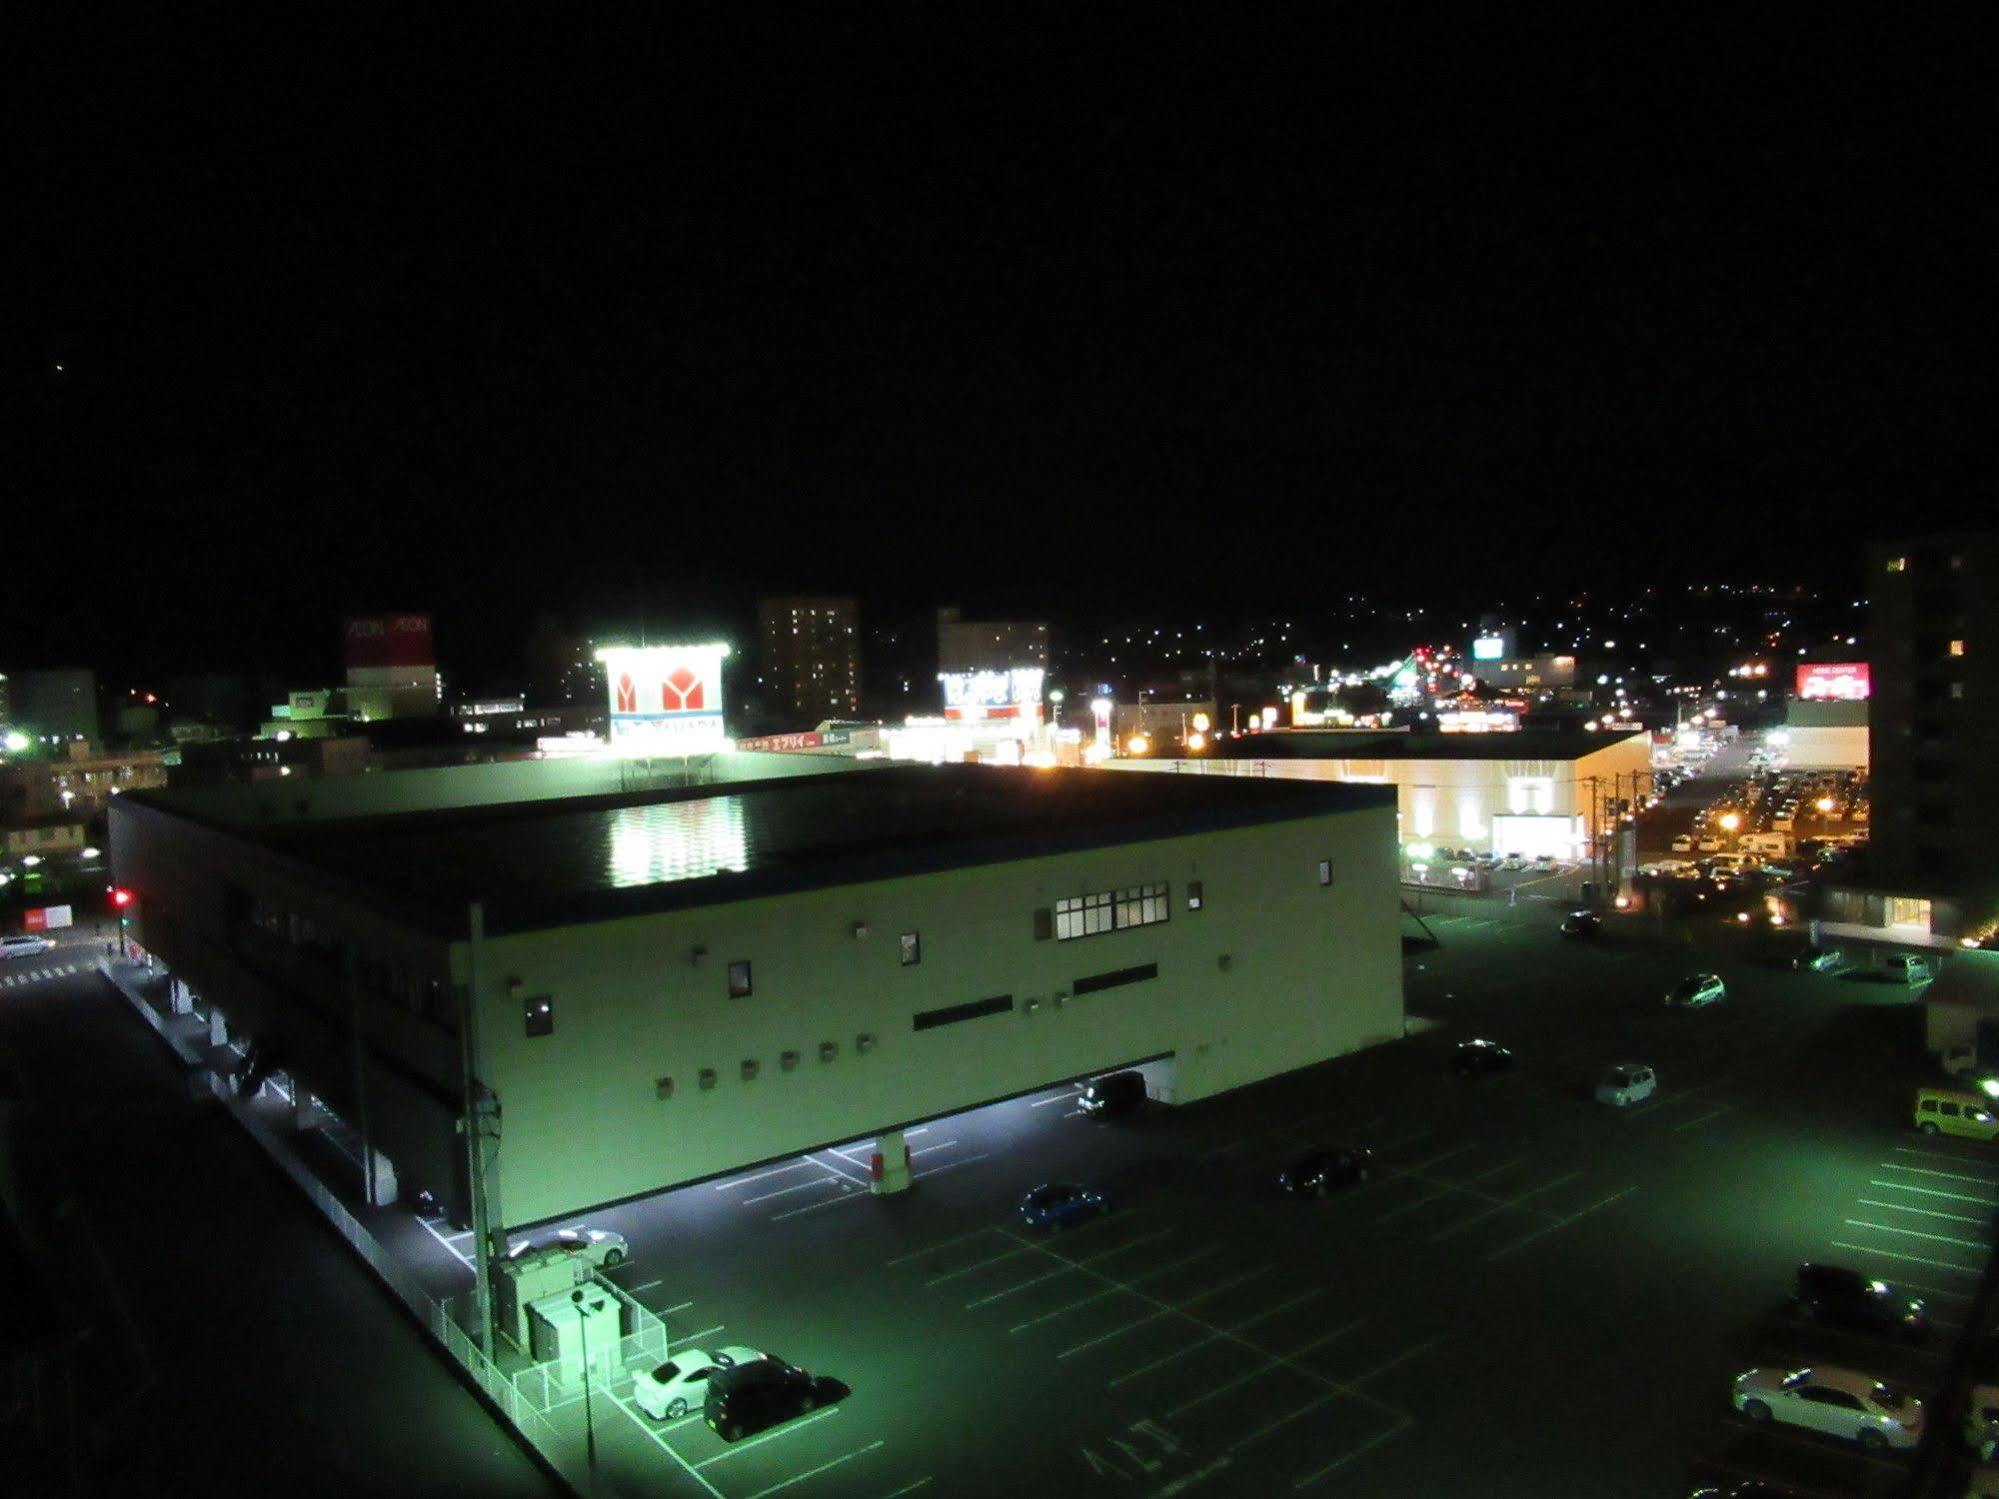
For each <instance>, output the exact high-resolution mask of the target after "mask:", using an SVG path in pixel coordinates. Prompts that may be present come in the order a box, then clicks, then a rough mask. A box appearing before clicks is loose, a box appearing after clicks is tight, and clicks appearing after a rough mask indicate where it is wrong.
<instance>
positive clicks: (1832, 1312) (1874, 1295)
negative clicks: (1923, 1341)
mask: <svg viewBox="0 0 1999 1499" xmlns="http://www.w3.org/2000/svg"><path fill="white" fill-rule="evenodd" d="M1791 1304H1792V1305H1793V1306H1795V1307H1796V1308H1797V1309H1798V1313H1799V1315H1800V1316H1804V1317H1810V1318H1811V1319H1812V1320H1813V1321H1815V1322H1830V1323H1833V1324H1834V1325H1836V1326H1840V1327H1855V1328H1860V1329H1862V1330H1863V1331H1866V1332H1880V1333H1889V1334H1893V1335H1895V1336H1898V1337H1905V1338H1923V1337H1927V1336H1928V1335H1929V1330H1930V1312H1929V1308H1928V1307H1927V1306H1925V1305H1924V1304H1923V1301H1922V1299H1921V1298H1920V1297H1916V1296H1911V1295H1909V1294H1908V1293H1907V1292H1905V1291H1902V1290H1899V1289H1897V1288H1896V1287H1895V1286H1892V1285H1890V1284H1889V1283H1888V1282H1887V1281H1885V1280H1871V1279H1869V1278H1868V1277H1867V1276H1865V1275H1862V1274H1861V1273H1860V1272H1859V1271H1858V1270H1848V1269H1847V1268H1845V1267H1844V1266H1843V1265H1818V1264H1813V1263H1811V1262H1810V1261H1807V1262H1806V1263H1804V1264H1802V1265H1800V1266H1798V1278H1797V1283H1796V1285H1795V1286H1794V1287H1793V1288H1792V1291H1791Z"/></svg>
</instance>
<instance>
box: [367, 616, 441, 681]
mask: <svg viewBox="0 0 1999 1499" xmlns="http://www.w3.org/2000/svg"><path fill="white" fill-rule="evenodd" d="M436 664H437V649H436V647H435V646H433V645H432V644H431V639H430V616H429V615H428V614H362V615H356V616H355V617H353V618H352V619H349V620H348V621H347V665H348V667H349V669H350V670H351V669H353V668H356V667H370V666H435V665H436Z"/></svg>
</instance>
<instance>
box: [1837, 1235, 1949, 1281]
mask: <svg viewBox="0 0 1999 1499" xmlns="http://www.w3.org/2000/svg"><path fill="white" fill-rule="evenodd" d="M1832 1247H1833V1248H1834V1249H1851V1250H1853V1251H1854V1252H1855V1253H1857V1254H1878V1255H1880V1256H1881V1258H1882V1259H1884V1260H1901V1261H1903V1262H1905V1263H1907V1264H1911V1265H1931V1266H1934V1267H1935V1268H1936V1269H1938V1270H1954V1271H1956V1272H1957V1273H1958V1274H1959V1275H1982V1274H1984V1273H1985V1272H1984V1271H1983V1270H1981V1269H1980V1268H1979V1267H1978V1266H1976V1265H1957V1264H1953V1263H1951V1261H1949V1260H1932V1259H1927V1258H1925V1257H1924V1256H1922V1255H1920V1254H1897V1253H1896V1252H1895V1251H1894V1250H1892V1249H1877V1248H1875V1247H1874V1246H1873V1245H1872V1244H1849V1243H1847V1242H1846V1241H1845V1240H1844V1239H1834V1240H1833V1241H1832Z"/></svg>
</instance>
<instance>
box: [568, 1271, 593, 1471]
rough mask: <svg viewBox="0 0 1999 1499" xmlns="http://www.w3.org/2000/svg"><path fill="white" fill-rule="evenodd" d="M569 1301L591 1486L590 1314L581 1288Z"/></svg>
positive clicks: (584, 1442) (576, 1290)
mask: <svg viewBox="0 0 1999 1499" xmlns="http://www.w3.org/2000/svg"><path fill="white" fill-rule="evenodd" d="M569 1299H570V1301H571V1302H572V1303H573V1304H574V1305H575V1307H576V1336H577V1337H578V1339H580V1340H581V1342H582V1346H583V1450H584V1452H585V1453H586V1454H587V1455H588V1457H589V1461H590V1479H591V1486H592V1487H593V1488H594V1487H595V1485H596V1478H597V1423H596V1422H595V1421H594V1420H592V1419H591V1415H590V1314H589V1312H588V1311H586V1310H585V1309H584V1306H583V1288H582V1287H581V1286H578V1287H577V1288H576V1289H575V1290H573V1291H571V1292H570V1293H569Z"/></svg>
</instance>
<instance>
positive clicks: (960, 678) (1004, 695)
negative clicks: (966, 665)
mask: <svg viewBox="0 0 1999 1499" xmlns="http://www.w3.org/2000/svg"><path fill="white" fill-rule="evenodd" d="M1045 675H1046V673H1045V672H1043V671H1042V669H1041V668H1040V667H1038V666H1016V667H1015V668H1013V670H1011V671H943V672H939V673H938V674H937V680H938V681H940V682H942V683H943V684H944V716H945V717H946V718H957V719H979V718H1031V719H1039V718H1040V717H1041V682H1042V678H1043V677H1044V676H1045Z"/></svg>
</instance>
